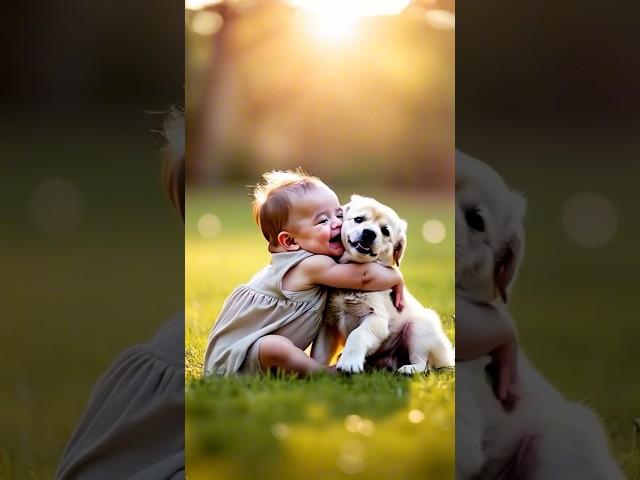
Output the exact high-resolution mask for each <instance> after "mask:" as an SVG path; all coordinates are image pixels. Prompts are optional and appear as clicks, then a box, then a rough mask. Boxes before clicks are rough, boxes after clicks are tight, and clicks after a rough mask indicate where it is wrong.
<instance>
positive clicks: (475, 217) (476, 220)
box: [464, 210, 484, 232]
mask: <svg viewBox="0 0 640 480" xmlns="http://www.w3.org/2000/svg"><path fill="white" fill-rule="evenodd" d="M464 219H465V220H466V221H467V225H469V226H470V227H471V228H473V229H474V230H477V231H478V232H484V220H483V219H482V217H481V216H480V212H478V210H467V211H466V212H465V214H464Z"/></svg>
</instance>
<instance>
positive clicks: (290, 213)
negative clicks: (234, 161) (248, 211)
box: [253, 169, 344, 257]
mask: <svg viewBox="0 0 640 480" xmlns="http://www.w3.org/2000/svg"><path fill="white" fill-rule="evenodd" d="M262 178H263V182H262V183H260V184H258V185H256V187H255V188H254V189H253V197H254V201H253V216H254V218H255V221H256V223H257V224H258V226H259V227H260V229H261V230H262V234H263V235H264V237H265V238H266V239H267V242H269V251H270V252H274V253H276V252H290V251H296V250H306V251H308V252H311V253H316V254H322V255H329V256H332V257H339V256H341V255H342V254H343V253H344V247H343V246H342V241H341V240H340V228H341V227H342V207H341V206H340V202H339V201H338V197H337V196H336V194H335V193H334V192H333V190H331V189H330V188H329V187H327V185H325V184H324V182H322V181H321V180H320V179H319V178H316V177H313V176H311V175H308V174H306V173H305V172H304V171H302V169H297V170H295V171H291V170H286V171H272V172H267V173H265V174H264V175H263V176H262Z"/></svg>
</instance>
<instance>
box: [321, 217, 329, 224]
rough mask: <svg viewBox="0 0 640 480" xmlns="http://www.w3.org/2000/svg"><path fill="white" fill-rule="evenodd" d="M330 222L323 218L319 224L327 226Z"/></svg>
mask: <svg viewBox="0 0 640 480" xmlns="http://www.w3.org/2000/svg"><path fill="white" fill-rule="evenodd" d="M328 221H329V219H328V218H323V219H322V220H320V221H319V222H318V225H324V224H325V223H327V222H328Z"/></svg>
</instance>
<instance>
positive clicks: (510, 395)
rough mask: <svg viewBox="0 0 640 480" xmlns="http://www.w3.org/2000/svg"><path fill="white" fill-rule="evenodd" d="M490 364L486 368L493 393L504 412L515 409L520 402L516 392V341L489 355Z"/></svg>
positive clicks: (513, 340)
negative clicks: (490, 378)
mask: <svg viewBox="0 0 640 480" xmlns="http://www.w3.org/2000/svg"><path fill="white" fill-rule="evenodd" d="M490 355H491V358H492V362H491V364H489V366H488V367H487V370H488V371H489V374H490V375H491V377H492V380H493V392H494V394H495V396H496V397H497V399H498V400H500V403H502V407H503V408H504V409H505V410H506V411H511V410H513V409H514V408H515V406H516V404H517V403H518V401H519V400H520V394H519V391H518V340H517V338H516V336H515V335H514V336H513V337H512V339H511V340H510V341H509V342H507V343H505V344H504V345H501V346H499V347H498V348H496V349H495V350H493V351H492V352H491V353H490Z"/></svg>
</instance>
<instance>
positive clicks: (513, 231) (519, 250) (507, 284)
mask: <svg viewBox="0 0 640 480" xmlns="http://www.w3.org/2000/svg"><path fill="white" fill-rule="evenodd" d="M512 201H513V203H512V205H513V207H514V208H513V213H512V217H511V219H510V220H511V222H510V223H511V225H510V228H509V233H508V235H507V240H506V242H505V243H504V245H503V246H502V248H501V249H500V250H499V251H498V253H497V255H496V261H495V265H494V271H493V272H494V273H493V276H494V286H495V289H496V290H497V293H498V294H499V295H500V297H501V298H502V301H503V302H504V303H507V301H508V299H509V295H510V293H511V287H512V286H513V283H514V282H515V279H516V275H517V273H518V270H519V269H520V264H521V263H522V257H523V255H524V215H525V212H526V208H527V202H526V200H525V199H524V197H523V196H522V195H520V194H517V193H512Z"/></svg>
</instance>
